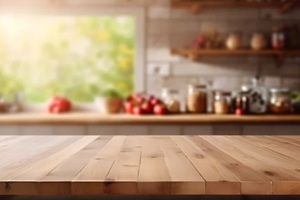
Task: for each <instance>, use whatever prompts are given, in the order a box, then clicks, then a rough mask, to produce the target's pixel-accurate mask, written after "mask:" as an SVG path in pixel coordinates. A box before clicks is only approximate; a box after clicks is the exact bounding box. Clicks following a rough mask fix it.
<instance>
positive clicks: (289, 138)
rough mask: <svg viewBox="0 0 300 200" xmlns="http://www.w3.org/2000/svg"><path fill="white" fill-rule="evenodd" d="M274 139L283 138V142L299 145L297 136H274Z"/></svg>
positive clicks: (299, 141)
mask: <svg viewBox="0 0 300 200" xmlns="http://www.w3.org/2000/svg"><path fill="white" fill-rule="evenodd" d="M274 139H279V140H283V141H285V142H289V143H291V144H294V145H298V146H300V140H299V136H276V137H274Z"/></svg>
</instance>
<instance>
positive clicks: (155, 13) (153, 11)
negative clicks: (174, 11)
mask: <svg viewBox="0 0 300 200" xmlns="http://www.w3.org/2000/svg"><path fill="white" fill-rule="evenodd" d="M148 18H149V19H168V18H170V8H169V7H149V9H148Z"/></svg>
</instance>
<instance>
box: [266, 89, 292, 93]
mask: <svg viewBox="0 0 300 200" xmlns="http://www.w3.org/2000/svg"><path fill="white" fill-rule="evenodd" d="M270 92H271V93H289V92H290V90H289V89H288V88H271V89H270Z"/></svg>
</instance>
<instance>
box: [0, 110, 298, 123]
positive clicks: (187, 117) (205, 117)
mask: <svg viewBox="0 0 300 200" xmlns="http://www.w3.org/2000/svg"><path fill="white" fill-rule="evenodd" d="M226 123H235V124H253V123H255V124H260V123H281V124H282V123H287V124H295V123H300V115H245V116H236V115H214V114H195V115H194V114H178V115H165V116H153V115H146V116H132V115H126V114H114V115H102V114H98V113H65V114H47V113H19V114H6V115H0V125H1V124H128V125H131V124H167V125H174V124H226Z"/></svg>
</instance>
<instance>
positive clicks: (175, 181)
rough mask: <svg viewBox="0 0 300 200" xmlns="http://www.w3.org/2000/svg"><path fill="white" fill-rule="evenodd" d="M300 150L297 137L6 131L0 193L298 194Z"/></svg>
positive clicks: (0, 151)
mask: <svg viewBox="0 0 300 200" xmlns="http://www.w3.org/2000/svg"><path fill="white" fill-rule="evenodd" d="M299 155H300V137H299V136H276V137H272V136H1V137H0V158H1V159H0V195H45V194H47V195H49V194H55V195H64V194H66V195H70V194H72V195H102V194H121V195H125V194H126V195H127V194H132V195H137V194H155V195H173V194H174V195H177V194H230V195H240V194H243V195H254V194H255V195H257V194H267V195H271V194H285V195H287V194H288V195H289V194H295V195H299V194H300V157H299Z"/></svg>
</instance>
